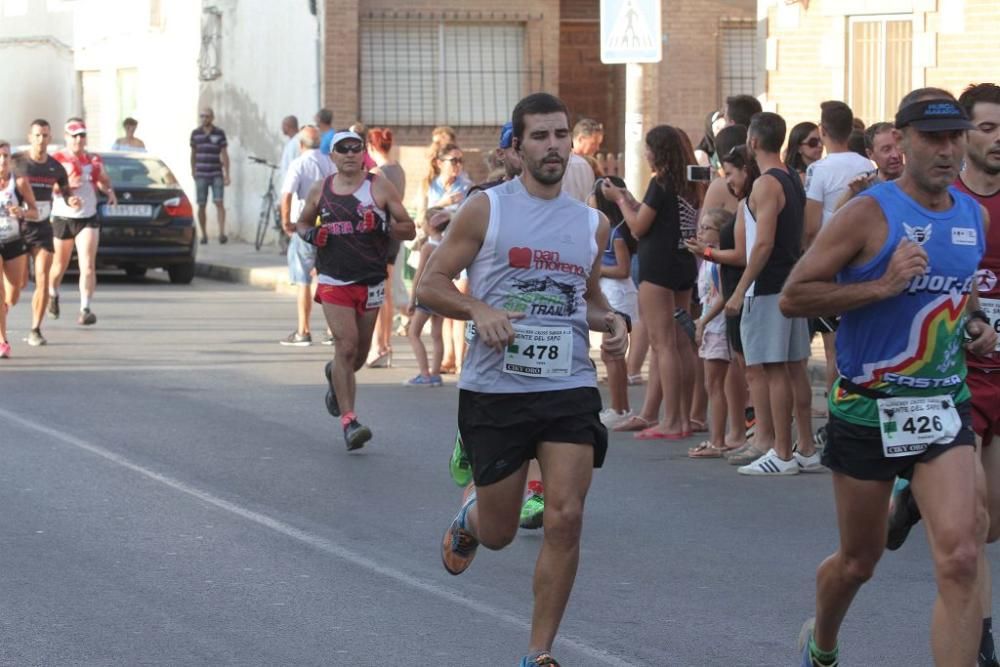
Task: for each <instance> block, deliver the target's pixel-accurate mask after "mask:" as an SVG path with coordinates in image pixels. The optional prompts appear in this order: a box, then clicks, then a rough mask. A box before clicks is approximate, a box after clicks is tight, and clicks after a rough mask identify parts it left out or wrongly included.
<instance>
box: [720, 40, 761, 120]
mask: <svg viewBox="0 0 1000 667" xmlns="http://www.w3.org/2000/svg"><path fill="white" fill-rule="evenodd" d="M719 54H720V63H719V86H720V90H719V94H720V98H721V99H722V100H725V99H726V98H727V97H729V96H731V95H753V94H755V93H756V92H757V91H756V90H755V80H756V79H755V77H756V65H755V60H756V56H757V26H756V25H755V24H754V22H753V21H750V20H724V21H722V23H721V24H720V25H719Z"/></svg>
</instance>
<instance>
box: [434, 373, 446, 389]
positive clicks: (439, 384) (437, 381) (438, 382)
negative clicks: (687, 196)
mask: <svg viewBox="0 0 1000 667" xmlns="http://www.w3.org/2000/svg"><path fill="white" fill-rule="evenodd" d="M431 386H432V387H443V386H444V380H442V379H441V376H440V375H432V376H431Z"/></svg>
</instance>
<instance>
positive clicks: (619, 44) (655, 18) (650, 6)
mask: <svg viewBox="0 0 1000 667" xmlns="http://www.w3.org/2000/svg"><path fill="white" fill-rule="evenodd" d="M661 25H662V16H661V14H660V0H601V62H603V63H605V64H607V65H611V64H617V63H658V62H660V61H661V60H662V59H663V38H662V30H661Z"/></svg>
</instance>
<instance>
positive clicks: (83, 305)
mask: <svg viewBox="0 0 1000 667" xmlns="http://www.w3.org/2000/svg"><path fill="white" fill-rule="evenodd" d="M80 310H90V297H89V296H81V297H80Z"/></svg>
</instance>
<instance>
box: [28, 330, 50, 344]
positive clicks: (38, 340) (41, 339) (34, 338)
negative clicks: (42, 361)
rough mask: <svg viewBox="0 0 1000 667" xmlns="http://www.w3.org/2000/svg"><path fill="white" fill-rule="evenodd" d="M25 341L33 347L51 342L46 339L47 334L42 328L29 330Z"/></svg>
mask: <svg viewBox="0 0 1000 667" xmlns="http://www.w3.org/2000/svg"><path fill="white" fill-rule="evenodd" d="M24 341H25V342H26V343H27V344H28V345H30V346H31V347H39V346H41V345H45V344H47V343H48V342H49V341H47V340H45V336H43V335H42V332H41V330H40V329H32V330H31V331H29V332H28V336H27V337H26V338H25V339H24Z"/></svg>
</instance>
